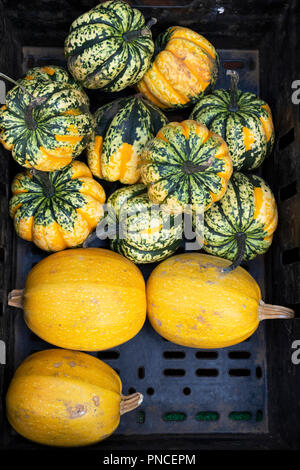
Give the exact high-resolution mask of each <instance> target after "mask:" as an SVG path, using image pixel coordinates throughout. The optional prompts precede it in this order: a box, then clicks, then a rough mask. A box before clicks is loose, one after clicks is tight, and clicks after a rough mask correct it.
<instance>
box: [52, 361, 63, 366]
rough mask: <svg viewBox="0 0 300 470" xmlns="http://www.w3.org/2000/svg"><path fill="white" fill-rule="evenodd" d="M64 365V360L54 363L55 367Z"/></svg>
mask: <svg viewBox="0 0 300 470" xmlns="http://www.w3.org/2000/svg"><path fill="white" fill-rule="evenodd" d="M61 365H62V362H55V363H54V364H53V367H60V366H61Z"/></svg>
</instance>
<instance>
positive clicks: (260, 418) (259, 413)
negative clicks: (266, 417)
mask: <svg viewBox="0 0 300 470" xmlns="http://www.w3.org/2000/svg"><path fill="white" fill-rule="evenodd" d="M262 420H263V412H262V411H261V410H257V412H256V421H262Z"/></svg>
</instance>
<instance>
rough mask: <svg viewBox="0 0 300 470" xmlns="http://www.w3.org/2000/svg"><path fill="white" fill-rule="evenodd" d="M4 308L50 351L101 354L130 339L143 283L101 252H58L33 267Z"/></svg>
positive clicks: (141, 310) (140, 310)
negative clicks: (17, 310)
mask: <svg viewBox="0 0 300 470" xmlns="http://www.w3.org/2000/svg"><path fill="white" fill-rule="evenodd" d="M9 305H11V306H15V307H22V306H23V308H24V318H25V322H26V324H27V326H28V327H29V328H30V329H31V330H32V331H33V332H34V333H35V334H36V335H38V336H39V337H40V338H42V339H44V340H45V341H47V342H48V343H51V344H54V345H55V346H58V347H62V348H67V349H78V350H84V351H100V350H103V349H110V348H113V347H115V346H118V345H120V344H122V343H125V341H128V340H130V339H131V338H133V337H134V336H135V335H136V334H137V333H138V332H139V331H140V329H141V328H142V326H143V324H144V321H145V317H146V296H145V281H144V278H143V276H142V274H141V272H140V270H139V269H138V268H137V267H136V266H135V265H134V264H133V263H132V262H131V261H129V260H128V259H126V258H124V257H123V256H121V255H119V254H117V253H114V252H113V251H110V250H104V249H101V248H86V249H84V248H78V249H70V250H65V251H59V252H58V253H54V254H52V255H50V256H48V257H47V258H45V259H43V260H42V261H40V262H39V263H38V264H36V265H35V266H34V267H33V268H32V270H31V271H30V273H29V275H28V277H27V280H26V285H25V290H16V291H12V293H11V294H10V296H9Z"/></svg>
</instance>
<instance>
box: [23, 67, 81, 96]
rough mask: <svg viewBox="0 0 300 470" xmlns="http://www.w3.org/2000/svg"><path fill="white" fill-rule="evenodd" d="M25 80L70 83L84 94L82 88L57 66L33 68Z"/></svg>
mask: <svg viewBox="0 0 300 470" xmlns="http://www.w3.org/2000/svg"><path fill="white" fill-rule="evenodd" d="M24 78H25V80H50V81H53V82H60V83H68V84H70V85H73V87H75V88H78V89H79V90H81V92H83V90H82V88H81V86H80V85H79V84H78V83H77V82H76V81H75V80H74V78H73V77H72V76H71V75H70V74H69V73H68V72H67V71H66V69H64V68H63V67H58V66H57V65H45V66H44V67H33V68H32V69H29V70H28V71H27V72H26V75H25V77H24Z"/></svg>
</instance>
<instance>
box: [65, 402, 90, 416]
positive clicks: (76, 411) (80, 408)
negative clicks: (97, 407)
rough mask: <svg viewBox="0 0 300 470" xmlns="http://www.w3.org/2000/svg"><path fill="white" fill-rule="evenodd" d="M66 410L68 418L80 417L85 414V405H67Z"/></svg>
mask: <svg viewBox="0 0 300 470" xmlns="http://www.w3.org/2000/svg"><path fill="white" fill-rule="evenodd" d="M67 412H68V415H69V418H70V419H76V418H80V417H81V416H84V415H85V414H86V407H85V406H84V405H81V404H78V405H75V406H74V407H73V408H72V406H69V407H68V408H67Z"/></svg>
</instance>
